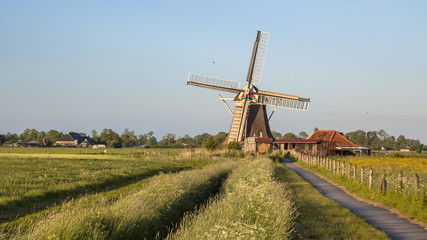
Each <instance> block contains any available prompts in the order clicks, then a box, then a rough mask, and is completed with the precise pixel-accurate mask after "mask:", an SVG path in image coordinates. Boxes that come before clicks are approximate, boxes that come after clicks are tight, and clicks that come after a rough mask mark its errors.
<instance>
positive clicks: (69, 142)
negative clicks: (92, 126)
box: [54, 132, 94, 148]
mask: <svg viewBox="0 0 427 240" xmlns="http://www.w3.org/2000/svg"><path fill="white" fill-rule="evenodd" d="M93 145H94V142H93V141H92V140H91V139H90V138H89V137H82V136H81V135H80V134H78V133H75V132H68V133H67V134H65V135H64V136H62V137H61V138H60V139H58V140H57V141H56V142H55V144H54V146H56V147H83V148H91V147H92V146H93Z"/></svg>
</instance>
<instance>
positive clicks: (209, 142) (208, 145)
mask: <svg viewBox="0 0 427 240" xmlns="http://www.w3.org/2000/svg"><path fill="white" fill-rule="evenodd" d="M202 147H203V148H205V149H207V150H209V151H212V150H214V149H215V148H217V147H218V144H217V143H216V141H215V139H214V137H213V136H212V135H210V134H207V135H206V137H205V139H204V140H203V144H202Z"/></svg>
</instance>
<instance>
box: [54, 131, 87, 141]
mask: <svg viewBox="0 0 427 240" xmlns="http://www.w3.org/2000/svg"><path fill="white" fill-rule="evenodd" d="M75 140H77V141H79V142H81V141H83V137H82V136H81V135H80V134H78V133H75V132H69V133H67V134H65V135H64V136H62V137H61V138H60V139H58V141H75Z"/></svg>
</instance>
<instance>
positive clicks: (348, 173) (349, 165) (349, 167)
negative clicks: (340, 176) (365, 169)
mask: <svg viewBox="0 0 427 240" xmlns="http://www.w3.org/2000/svg"><path fill="white" fill-rule="evenodd" d="M350 176H351V163H349V164H348V172H347V178H348V179H350Z"/></svg>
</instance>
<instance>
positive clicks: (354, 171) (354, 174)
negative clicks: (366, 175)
mask: <svg viewBox="0 0 427 240" xmlns="http://www.w3.org/2000/svg"><path fill="white" fill-rule="evenodd" d="M356 170H357V166H356V164H354V165H353V179H354V180H356V173H357V171H356Z"/></svg>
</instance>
